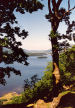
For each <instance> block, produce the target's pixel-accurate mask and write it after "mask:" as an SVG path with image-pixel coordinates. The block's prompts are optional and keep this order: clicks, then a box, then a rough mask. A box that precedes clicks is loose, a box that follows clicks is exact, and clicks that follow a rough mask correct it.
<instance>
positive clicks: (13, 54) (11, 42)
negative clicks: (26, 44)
mask: <svg viewBox="0 0 75 108" xmlns="http://www.w3.org/2000/svg"><path fill="white" fill-rule="evenodd" d="M42 8H43V5H42V4H41V3H40V2H39V1H37V0H0V63H1V62H4V63H6V64H12V63H13V62H14V61H17V62H18V63H23V64H25V65H28V63H27V57H28V56H27V54H25V52H24V51H23V50H22V48H21V47H20V46H21V45H22V43H21V42H17V41H16V35H17V36H18V37H21V38H22V39H25V38H26V37H27V36H28V32H27V31H25V30H20V27H19V26H18V22H17V19H16V16H15V12H19V13H21V14H25V12H29V13H32V12H34V11H37V10H38V9H42ZM14 11H15V12H14ZM4 47H5V48H7V49H9V50H11V51H10V53H8V52H3V48H4ZM11 71H13V72H14V73H15V74H21V73H20V71H18V70H15V69H14V68H11V67H7V68H3V67H0V84H5V79H4V77H5V75H8V77H10V72H11Z"/></svg>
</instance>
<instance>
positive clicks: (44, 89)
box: [22, 63, 53, 103]
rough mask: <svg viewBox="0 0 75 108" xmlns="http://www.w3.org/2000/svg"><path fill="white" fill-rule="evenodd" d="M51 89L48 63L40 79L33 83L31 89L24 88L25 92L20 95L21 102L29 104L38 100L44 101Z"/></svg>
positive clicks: (49, 65) (51, 83)
mask: <svg viewBox="0 0 75 108" xmlns="http://www.w3.org/2000/svg"><path fill="white" fill-rule="evenodd" d="M49 67H50V68H49ZM28 84H29V83H28ZM52 88H53V80H52V63H49V64H48V66H47V68H46V70H45V72H44V76H43V77H42V79H41V80H39V81H38V82H36V83H34V85H33V87H31V85H30V87H29V86H28V88H26V90H25V92H24V93H23V94H22V102H24V103H31V102H33V101H36V100H38V99H39V98H43V99H45V97H47V96H48V95H49V94H50V93H52Z"/></svg>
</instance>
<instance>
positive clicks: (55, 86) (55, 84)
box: [51, 21, 60, 96]
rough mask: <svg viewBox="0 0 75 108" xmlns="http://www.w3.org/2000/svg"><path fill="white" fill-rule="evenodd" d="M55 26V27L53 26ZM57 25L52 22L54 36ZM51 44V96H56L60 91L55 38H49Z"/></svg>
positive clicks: (57, 52) (57, 47)
mask: <svg viewBox="0 0 75 108" xmlns="http://www.w3.org/2000/svg"><path fill="white" fill-rule="evenodd" d="M54 24H55V25H54ZM58 25H59V24H58V23H56V21H55V22H53V24H52V30H53V32H54V35H56V32H57V29H58ZM51 44H52V58H53V95H54V96H57V95H58V93H59V89H60V70H59V45H58V40H57V36H54V37H51Z"/></svg>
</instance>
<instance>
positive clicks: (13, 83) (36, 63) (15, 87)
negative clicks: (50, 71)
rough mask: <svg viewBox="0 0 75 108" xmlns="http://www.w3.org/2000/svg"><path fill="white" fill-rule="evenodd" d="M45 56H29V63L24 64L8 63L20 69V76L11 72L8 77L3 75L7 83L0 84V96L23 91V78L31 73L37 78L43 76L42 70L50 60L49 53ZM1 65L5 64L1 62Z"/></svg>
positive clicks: (30, 75)
mask: <svg viewBox="0 0 75 108" xmlns="http://www.w3.org/2000/svg"><path fill="white" fill-rule="evenodd" d="M47 56H48V57H47V58H38V57H36V56H31V57H29V58H28V62H29V65H28V66H24V65H23V64H19V63H16V62H15V63H14V64H13V65H10V66H12V67H14V68H16V69H17V70H20V71H21V76H19V75H15V74H14V73H13V72H11V76H10V78H8V76H6V77H5V79H6V82H7V84H6V85H5V86H3V85H0V96H2V95H4V94H6V93H8V92H13V91H14V92H17V93H20V92H22V91H23V86H24V80H25V79H27V78H30V77H32V76H33V75H35V74H37V75H38V77H39V78H41V77H42V76H43V74H44V73H43V71H45V68H46V66H47V64H48V62H49V61H51V60H52V58H51V56H50V55H47ZM1 66H5V65H4V64H3V63H2V64H0V67H1Z"/></svg>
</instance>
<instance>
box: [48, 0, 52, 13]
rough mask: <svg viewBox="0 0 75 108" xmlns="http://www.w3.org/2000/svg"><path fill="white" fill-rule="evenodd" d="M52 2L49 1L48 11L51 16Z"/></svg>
mask: <svg viewBox="0 0 75 108" xmlns="http://www.w3.org/2000/svg"><path fill="white" fill-rule="evenodd" d="M50 1H51V0H48V9H49V14H52V11H51V4H50Z"/></svg>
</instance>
